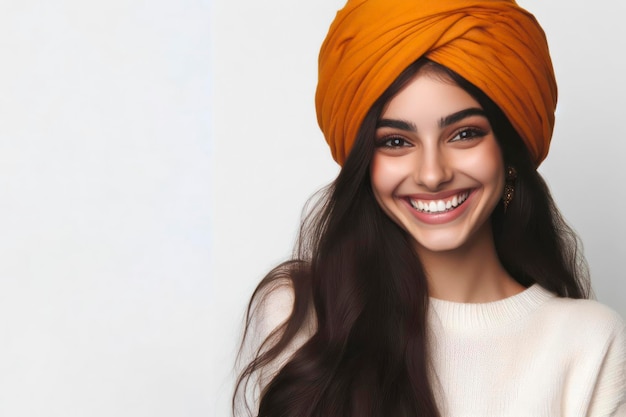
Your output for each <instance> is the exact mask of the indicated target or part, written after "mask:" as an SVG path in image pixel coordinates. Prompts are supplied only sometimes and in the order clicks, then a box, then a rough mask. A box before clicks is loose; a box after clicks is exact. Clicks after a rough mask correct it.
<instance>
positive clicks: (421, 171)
mask: <svg viewBox="0 0 626 417" xmlns="http://www.w3.org/2000/svg"><path fill="white" fill-rule="evenodd" d="M427 148H428V149H427ZM452 172H453V170H452V169H451V164H450V161H449V160H448V158H447V157H446V155H445V153H444V152H442V151H441V150H440V149H438V147H436V146H435V147H424V148H422V152H419V155H418V161H417V167H416V170H415V182H416V183H417V184H419V185H421V186H423V187H425V188H427V189H428V190H431V191H437V190H439V189H441V188H442V186H443V185H445V184H446V183H448V182H449V181H451V180H452V175H453V174H452Z"/></svg>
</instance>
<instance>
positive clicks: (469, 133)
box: [450, 128, 487, 142]
mask: <svg viewBox="0 0 626 417" xmlns="http://www.w3.org/2000/svg"><path fill="white" fill-rule="evenodd" d="M486 134H487V132H485V131H484V130H482V129H476V128H463V129H460V130H458V131H457V132H456V134H455V135H454V136H452V138H451V139H450V142H460V141H466V140H472V139H477V138H482V137H483V136H485V135H486Z"/></svg>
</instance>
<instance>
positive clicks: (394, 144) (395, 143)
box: [376, 136, 413, 149]
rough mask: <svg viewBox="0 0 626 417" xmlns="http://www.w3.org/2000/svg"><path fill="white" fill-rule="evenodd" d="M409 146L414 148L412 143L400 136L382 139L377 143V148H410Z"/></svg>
mask: <svg viewBox="0 0 626 417" xmlns="http://www.w3.org/2000/svg"><path fill="white" fill-rule="evenodd" d="M408 146H413V145H412V144H411V142H409V141H408V140H406V139H404V138H402V137H400V136H391V137H389V136H388V137H384V138H381V139H379V140H378V141H377V143H376V147H379V148H392V149H393V148H403V147H408Z"/></svg>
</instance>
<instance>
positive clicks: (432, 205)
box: [409, 191, 469, 213]
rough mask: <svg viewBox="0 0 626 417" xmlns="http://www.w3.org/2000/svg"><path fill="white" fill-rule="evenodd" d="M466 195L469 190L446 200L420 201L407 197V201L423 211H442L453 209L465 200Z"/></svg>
mask: <svg viewBox="0 0 626 417" xmlns="http://www.w3.org/2000/svg"><path fill="white" fill-rule="evenodd" d="M467 197H469V191H464V192H462V193H460V194H458V195H455V196H454V197H452V199H451V200H446V201H444V200H437V201H434V200H431V201H422V200H412V199H409V202H410V203H411V206H413V208H414V209H416V210H418V211H421V212H423V213H443V212H445V211H450V210H454V209H455V208H456V207H458V206H460V205H461V204H462V203H463V202H464V201H465V200H467Z"/></svg>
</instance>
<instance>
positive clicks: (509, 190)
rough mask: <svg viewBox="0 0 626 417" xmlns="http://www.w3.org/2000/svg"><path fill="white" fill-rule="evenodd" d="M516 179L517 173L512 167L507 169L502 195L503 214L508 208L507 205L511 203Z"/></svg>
mask: <svg viewBox="0 0 626 417" xmlns="http://www.w3.org/2000/svg"><path fill="white" fill-rule="evenodd" d="M516 179H517V171H515V168H513V167H511V166H510V167H507V169H506V183H505V184H504V195H503V196H502V201H503V203H504V212H505V213H506V209H507V208H509V204H511V201H513V196H514V195H515V180H516Z"/></svg>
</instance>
